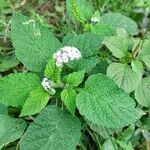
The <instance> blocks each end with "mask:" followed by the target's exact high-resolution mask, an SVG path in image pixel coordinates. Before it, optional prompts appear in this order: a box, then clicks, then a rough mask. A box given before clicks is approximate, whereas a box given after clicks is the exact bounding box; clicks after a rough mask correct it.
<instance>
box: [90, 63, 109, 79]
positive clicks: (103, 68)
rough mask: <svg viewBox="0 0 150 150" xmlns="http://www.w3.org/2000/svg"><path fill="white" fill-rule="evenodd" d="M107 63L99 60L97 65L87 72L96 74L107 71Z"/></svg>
mask: <svg viewBox="0 0 150 150" xmlns="http://www.w3.org/2000/svg"><path fill="white" fill-rule="evenodd" d="M108 66H109V64H108V63H107V62H106V61H100V62H99V63H97V65H96V66H95V67H94V68H93V69H92V70H91V71H90V72H89V75H90V76H91V75H93V74H97V73H102V74H106V72H107V67H108Z"/></svg>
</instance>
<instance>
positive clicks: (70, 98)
mask: <svg viewBox="0 0 150 150" xmlns="http://www.w3.org/2000/svg"><path fill="white" fill-rule="evenodd" d="M76 96H77V93H76V91H75V90H74V89H72V88H66V89H64V90H63V91H62V93H61V100H62V101H63V102H64V104H65V106H66V107H67V109H68V110H69V111H70V112H71V113H72V114H73V115H74V113H75V109H76V101H75V99H76Z"/></svg>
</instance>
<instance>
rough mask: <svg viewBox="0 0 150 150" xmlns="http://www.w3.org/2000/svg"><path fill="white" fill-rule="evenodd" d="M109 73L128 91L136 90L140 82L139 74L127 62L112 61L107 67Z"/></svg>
mask: <svg viewBox="0 0 150 150" xmlns="http://www.w3.org/2000/svg"><path fill="white" fill-rule="evenodd" d="M107 75H108V76H109V77H110V78H111V79H113V80H114V81H115V82H116V84H117V85H118V86H119V87H120V88H122V89H123V90H124V91H126V92H127V93H131V92H132V91H134V90H135V89H136V88H137V87H138V84H139V82H140V79H139V75H138V74H137V73H135V72H134V71H133V70H132V69H131V68H130V66H128V65H127V64H120V63H112V64H111V65H109V67H108V69H107Z"/></svg>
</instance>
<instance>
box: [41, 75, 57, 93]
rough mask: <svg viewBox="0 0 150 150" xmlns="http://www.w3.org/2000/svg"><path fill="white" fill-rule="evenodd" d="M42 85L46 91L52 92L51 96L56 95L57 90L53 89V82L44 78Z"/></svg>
mask: <svg viewBox="0 0 150 150" xmlns="http://www.w3.org/2000/svg"><path fill="white" fill-rule="evenodd" d="M41 84H42V86H43V88H44V89H45V90H46V91H48V92H50V93H51V94H54V93H55V89H53V88H52V86H53V81H50V80H48V79H47V78H44V79H43V81H42V83H41Z"/></svg>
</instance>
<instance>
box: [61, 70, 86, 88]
mask: <svg viewBox="0 0 150 150" xmlns="http://www.w3.org/2000/svg"><path fill="white" fill-rule="evenodd" d="M84 74H85V70H82V71H78V72H73V73H71V74H69V75H67V76H65V77H64V81H65V82H66V83H68V84H69V86H71V87H77V86H78V85H79V84H81V83H82V81H83V79H84Z"/></svg>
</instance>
